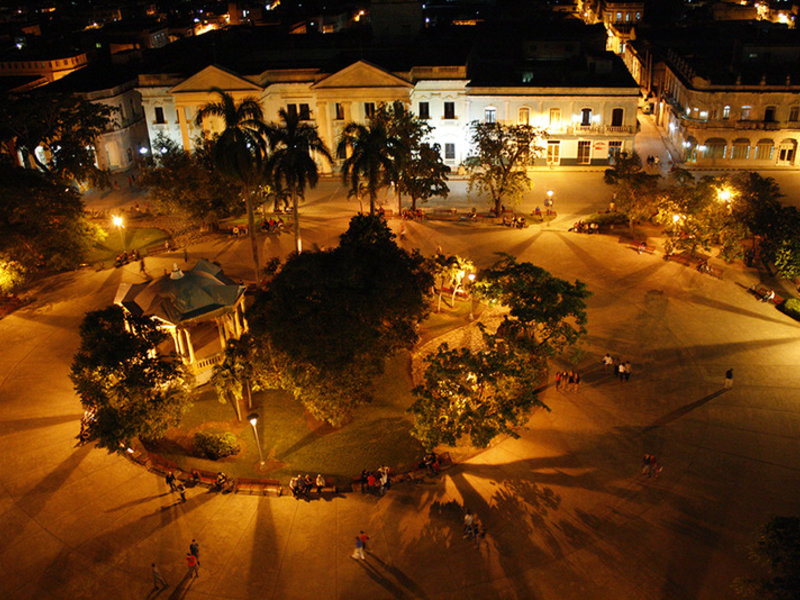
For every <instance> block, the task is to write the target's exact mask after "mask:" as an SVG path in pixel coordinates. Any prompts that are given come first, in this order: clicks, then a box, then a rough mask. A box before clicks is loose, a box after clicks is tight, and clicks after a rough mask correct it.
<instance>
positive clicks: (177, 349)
mask: <svg viewBox="0 0 800 600" xmlns="http://www.w3.org/2000/svg"><path fill="white" fill-rule="evenodd" d="M169 334H170V335H171V336H172V343H173V344H175V353H176V354H177V355H178V356H180V355H181V349H180V346H179V344H178V336H177V335H176V334H175V328H174V327H171V328H170V330H169Z"/></svg>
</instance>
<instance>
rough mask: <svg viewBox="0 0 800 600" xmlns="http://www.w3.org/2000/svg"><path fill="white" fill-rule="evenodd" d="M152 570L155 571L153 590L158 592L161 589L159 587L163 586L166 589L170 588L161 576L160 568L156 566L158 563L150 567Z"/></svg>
mask: <svg viewBox="0 0 800 600" xmlns="http://www.w3.org/2000/svg"><path fill="white" fill-rule="evenodd" d="M150 568H151V569H152V571H153V589H156V590H157V589H158V588H159V586H162V585H163V586H164V589H166V588H168V587H169V584H168V583H167V582H166V580H165V579H164V578H163V577H162V576H161V572H160V571H159V570H158V567H157V566H156V563H152V564H151V565H150Z"/></svg>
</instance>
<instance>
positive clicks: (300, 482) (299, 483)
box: [289, 473, 325, 500]
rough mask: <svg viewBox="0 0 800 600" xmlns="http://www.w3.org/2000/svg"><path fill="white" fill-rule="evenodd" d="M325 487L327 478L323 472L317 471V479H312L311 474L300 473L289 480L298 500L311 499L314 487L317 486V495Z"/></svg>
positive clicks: (290, 487) (293, 494)
mask: <svg viewBox="0 0 800 600" xmlns="http://www.w3.org/2000/svg"><path fill="white" fill-rule="evenodd" d="M324 487H325V478H324V477H323V476H322V474H321V473H317V476H316V478H315V479H312V478H311V475H309V474H305V475H301V474H300V473H298V474H297V475H295V476H294V477H292V478H291V479H290V480H289V489H290V490H291V491H292V496H294V498H295V499H296V500H299V499H300V498H305V499H306V500H310V499H311V490H312V489H314V488H316V490H317V495H320V494H322V489H323V488H324Z"/></svg>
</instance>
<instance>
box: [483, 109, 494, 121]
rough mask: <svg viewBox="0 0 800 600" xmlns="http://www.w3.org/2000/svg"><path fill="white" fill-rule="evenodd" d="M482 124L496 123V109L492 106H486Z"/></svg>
mask: <svg viewBox="0 0 800 600" xmlns="http://www.w3.org/2000/svg"><path fill="white" fill-rule="evenodd" d="M483 122H484V123H497V109H496V108H495V107H494V106H487V107H486V108H485V109H484V111H483Z"/></svg>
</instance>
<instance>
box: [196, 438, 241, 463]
mask: <svg viewBox="0 0 800 600" xmlns="http://www.w3.org/2000/svg"><path fill="white" fill-rule="evenodd" d="M194 447H195V450H196V451H197V453H198V454H199V455H200V456H204V457H205V458H210V459H211V460H217V459H219V458H225V457H226V456H232V455H233V454H239V441H238V440H237V439H236V436H235V435H233V434H232V433H227V432H225V433H214V432H207V431H201V432H200V433H195V434H194Z"/></svg>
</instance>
